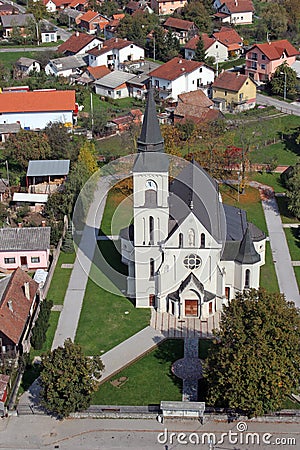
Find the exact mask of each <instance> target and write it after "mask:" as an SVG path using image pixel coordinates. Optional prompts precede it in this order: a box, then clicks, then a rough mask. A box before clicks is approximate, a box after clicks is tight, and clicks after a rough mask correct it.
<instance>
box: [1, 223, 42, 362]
mask: <svg viewBox="0 0 300 450" xmlns="http://www.w3.org/2000/svg"><path fill="white" fill-rule="evenodd" d="M12 230H13V229H12ZM0 232H2V230H1V231H0ZM33 245H34V243H33ZM39 301H40V298H39V285H38V284H37V283H36V282H35V281H34V280H33V279H32V278H31V277H30V276H29V275H28V274H27V273H26V272H24V271H23V270H21V269H20V268H17V269H16V270H15V271H14V272H13V273H12V274H11V275H10V276H8V277H6V278H4V279H2V280H1V281H0V341H1V345H0V352H1V353H4V354H5V353H8V354H9V355H11V356H12V357H16V356H18V355H22V354H23V353H28V352H29V350H30V336H31V329H32V327H33V325H34V321H35V319H36V315H37V310H38V305H39Z"/></svg>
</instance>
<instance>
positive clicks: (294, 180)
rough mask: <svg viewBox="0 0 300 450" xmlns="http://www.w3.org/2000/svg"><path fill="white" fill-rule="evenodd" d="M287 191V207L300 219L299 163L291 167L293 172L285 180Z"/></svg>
mask: <svg viewBox="0 0 300 450" xmlns="http://www.w3.org/2000/svg"><path fill="white" fill-rule="evenodd" d="M286 184H287V188H288V191H287V193H286V195H287V198H288V199H289V204H288V209H289V210H290V211H291V212H292V213H293V214H294V215H295V216H296V217H297V218H298V219H300V164H296V166H294V167H293V173H292V176H291V177H290V178H288V180H287V182H286Z"/></svg>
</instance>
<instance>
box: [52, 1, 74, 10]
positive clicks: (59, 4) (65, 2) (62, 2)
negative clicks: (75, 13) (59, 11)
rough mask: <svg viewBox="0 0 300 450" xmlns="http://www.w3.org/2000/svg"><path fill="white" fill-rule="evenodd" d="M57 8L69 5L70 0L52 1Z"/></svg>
mask: <svg viewBox="0 0 300 450" xmlns="http://www.w3.org/2000/svg"><path fill="white" fill-rule="evenodd" d="M52 1H53V3H54V4H55V6H56V7H57V8H59V7H60V6H64V5H69V4H70V3H71V0H52Z"/></svg>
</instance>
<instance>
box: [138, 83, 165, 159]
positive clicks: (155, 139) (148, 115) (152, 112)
mask: <svg viewBox="0 0 300 450" xmlns="http://www.w3.org/2000/svg"><path fill="white" fill-rule="evenodd" d="M137 147H138V152H160V153H162V152H164V140H163V137H162V135H161V132H160V127H159V123H158V119H157V115H156V107H155V101H154V97H153V88H149V90H148V97H147V104H146V109H145V114H144V120H143V126H142V131H141V134H140V137H139V138H138V140H137Z"/></svg>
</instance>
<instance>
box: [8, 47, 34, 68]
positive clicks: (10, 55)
mask: <svg viewBox="0 0 300 450" xmlns="http://www.w3.org/2000/svg"><path fill="white" fill-rule="evenodd" d="M21 57H24V58H35V57H36V52H33V51H30V52H24V50H23V51H22V50H20V51H19V52H3V53H1V56H0V60H1V62H2V64H3V65H4V66H5V67H7V68H9V69H11V67H12V65H13V64H14V63H15V62H16V61H17V60H18V59H19V58H21Z"/></svg>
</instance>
